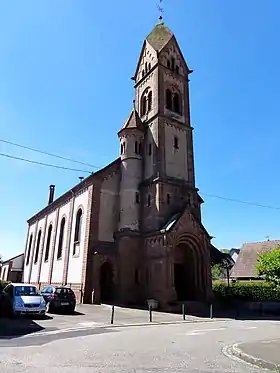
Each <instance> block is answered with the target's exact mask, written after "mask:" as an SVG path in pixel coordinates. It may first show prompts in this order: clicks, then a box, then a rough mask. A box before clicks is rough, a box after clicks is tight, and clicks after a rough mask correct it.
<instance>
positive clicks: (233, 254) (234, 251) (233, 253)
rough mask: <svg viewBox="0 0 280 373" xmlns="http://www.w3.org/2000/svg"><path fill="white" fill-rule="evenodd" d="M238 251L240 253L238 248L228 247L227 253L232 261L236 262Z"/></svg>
mask: <svg viewBox="0 0 280 373" xmlns="http://www.w3.org/2000/svg"><path fill="white" fill-rule="evenodd" d="M239 253H240V249H235V248H232V249H230V251H229V255H230V257H231V258H232V260H233V261H234V263H236V260H237V258H238V255H239Z"/></svg>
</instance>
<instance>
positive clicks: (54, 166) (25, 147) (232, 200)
mask: <svg viewBox="0 0 280 373" xmlns="http://www.w3.org/2000/svg"><path fill="white" fill-rule="evenodd" d="M0 142H3V143H6V144H10V145H14V146H17V147H20V148H23V149H28V150H31V151H34V152H37V153H41V154H46V155H49V156H51V157H55V158H60V159H64V160H67V161H70V162H75V163H79V164H83V165H85V166H89V167H93V168H98V169H99V168H101V167H98V166H93V165H91V164H89V163H84V162H80V161H77V160H74V159H71V158H66V157H62V156H60V155H57V154H52V153H48V152H44V151H41V150H38V149H34V148H30V147H28V146H25V145H20V144H16V143H13V142H11V141H7V140H2V139H0ZM0 156H2V157H6V158H11V159H16V160H19V161H24V162H28V163H32V164H38V165H41V166H47V167H53V168H58V169H61V170H68V171H76V172H83V173H88V174H91V173H92V172H91V171H87V170H80V169H76V168H70V167H64V166H58V165H54V164H50V163H43V162H37V161H33V160H31V159H26V158H20V157H15V156H12V155H9V154H5V153H0ZM202 194H203V195H204V196H207V197H212V198H217V199H221V200H224V201H229V202H236V203H242V204H245V205H250V206H256V207H262V208H267V209H273V210H280V207H277V206H269V205H262V204H259V203H255V202H248V201H243V200H240V199H234V198H229V197H223V196H218V195H214V194H206V193H202Z"/></svg>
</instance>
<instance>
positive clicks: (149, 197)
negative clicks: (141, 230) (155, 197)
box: [148, 194, 151, 206]
mask: <svg viewBox="0 0 280 373" xmlns="http://www.w3.org/2000/svg"><path fill="white" fill-rule="evenodd" d="M148 206H151V195H150V194H149V195H148Z"/></svg>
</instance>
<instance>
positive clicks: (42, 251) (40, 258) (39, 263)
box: [37, 216, 48, 282]
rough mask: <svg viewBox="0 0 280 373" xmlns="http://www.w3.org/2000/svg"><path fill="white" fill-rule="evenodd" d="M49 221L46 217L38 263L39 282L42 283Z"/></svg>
mask: <svg viewBox="0 0 280 373" xmlns="http://www.w3.org/2000/svg"><path fill="white" fill-rule="evenodd" d="M47 221H48V217H47V216H46V217H45V224H44V230H43V236H42V244H41V250H40V253H39V261H38V275H37V281H38V282H39V281H40V276H41V269H42V261H43V253H44V247H45V237H46V229H47Z"/></svg>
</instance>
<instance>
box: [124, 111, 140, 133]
mask: <svg viewBox="0 0 280 373" xmlns="http://www.w3.org/2000/svg"><path fill="white" fill-rule="evenodd" d="M126 129H139V130H140V131H143V130H144V127H143V123H142V121H141V119H140V117H139V115H138V113H137V111H136V110H132V112H131V113H130V115H129V117H128V120H127V121H126V122H125V124H124V125H123V126H122V128H121V129H120V131H119V133H120V132H121V131H123V130H126Z"/></svg>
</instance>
